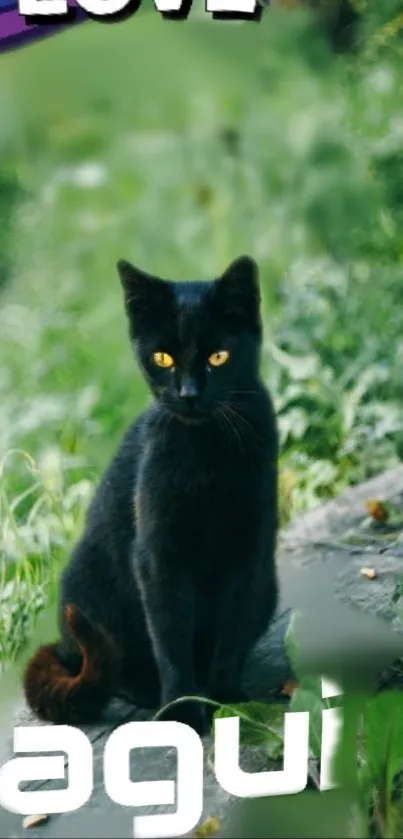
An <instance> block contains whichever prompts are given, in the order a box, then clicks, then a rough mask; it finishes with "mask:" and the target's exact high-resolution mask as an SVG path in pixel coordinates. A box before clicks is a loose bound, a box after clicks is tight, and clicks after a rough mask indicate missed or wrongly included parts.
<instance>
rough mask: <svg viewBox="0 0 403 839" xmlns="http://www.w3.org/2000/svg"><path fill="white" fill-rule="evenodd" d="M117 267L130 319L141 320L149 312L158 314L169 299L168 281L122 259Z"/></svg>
mask: <svg viewBox="0 0 403 839" xmlns="http://www.w3.org/2000/svg"><path fill="white" fill-rule="evenodd" d="M117 269H118V273H119V277H120V282H121V283H122V287H123V292H124V299H125V307H126V312H127V314H128V316H129V319H130V321H132V322H135V321H136V320H137V321H140V320H141V319H142V317H144V316H145V315H146V314H147V313H149V312H150V313H151V312H152V313H154V314H156V311H157V309H159V308H160V307H163V306H164V303H165V304H166V301H167V294H168V283H166V282H165V281H164V280H160V279H159V278H158V277H153V276H152V275H151V274H147V273H146V272H145V271H141V270H140V269H139V268H136V267H135V266H134V265H132V264H131V263H130V262H127V261H126V260H124V259H120V260H119V262H118V263H117Z"/></svg>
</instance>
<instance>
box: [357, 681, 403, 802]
mask: <svg viewBox="0 0 403 839" xmlns="http://www.w3.org/2000/svg"><path fill="white" fill-rule="evenodd" d="M363 736H364V743H365V756H366V761H367V765H368V768H369V770H370V772H371V775H372V778H373V781H374V782H375V783H376V784H377V785H378V786H379V787H380V788H381V789H380V792H381V794H382V793H383V794H384V795H385V794H386V795H388V796H390V795H391V793H392V787H393V780H394V778H395V776H396V775H397V773H398V772H399V771H400V770H401V769H402V768H403V714H402V694H401V693H399V692H398V691H384V692H382V693H379V694H377V695H376V696H375V697H373V698H372V699H370V700H369V701H368V703H367V705H366V706H365V709H364V713H363Z"/></svg>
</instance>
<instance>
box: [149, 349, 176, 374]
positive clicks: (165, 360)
mask: <svg viewBox="0 0 403 839" xmlns="http://www.w3.org/2000/svg"><path fill="white" fill-rule="evenodd" d="M153 361H154V364H156V365H157V367H164V368H165V370H169V368H170V367H173V366H174V360H173V358H172V356H171V355H168V353H167V352H155V353H154V355H153Z"/></svg>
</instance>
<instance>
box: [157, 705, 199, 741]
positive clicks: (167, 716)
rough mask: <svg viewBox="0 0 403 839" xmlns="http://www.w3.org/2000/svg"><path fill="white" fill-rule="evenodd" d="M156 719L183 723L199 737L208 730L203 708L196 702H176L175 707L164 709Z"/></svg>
mask: <svg viewBox="0 0 403 839" xmlns="http://www.w3.org/2000/svg"><path fill="white" fill-rule="evenodd" d="M158 719H159V720H174V721H175V722H182V723H185V725H189V726H190V728H193V730H194V731H196V733H197V734H199V736H200V737H202V736H203V735H204V734H206V731H207V728H208V721H207V719H206V714H205V711H204V708H203V706H202V705H201V704H200V703H198V702H189V701H184V702H178V703H177V704H176V705H171V706H170V707H169V708H166V709H164V711H163V712H162V714H161V715H160V716H158Z"/></svg>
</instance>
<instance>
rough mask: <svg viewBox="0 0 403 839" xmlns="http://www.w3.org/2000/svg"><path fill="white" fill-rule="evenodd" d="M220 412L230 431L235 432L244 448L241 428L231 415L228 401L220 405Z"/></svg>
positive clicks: (241, 446)
mask: <svg viewBox="0 0 403 839" xmlns="http://www.w3.org/2000/svg"><path fill="white" fill-rule="evenodd" d="M219 412H220V414H221V416H222V418H223V420H224V421H225V422H226V424H227V426H228V428H229V429H230V431H232V432H233V434H234V435H235V437H236V439H237V440H238V443H239V446H240V448H241V449H243V448H244V447H243V444H242V436H241V433H240V429H239V428H238V426H237V424H236V422H235V421H234V419H233V418H232V417H231V411H230V410H229V405H227V404H226V403H221V405H220V407H219Z"/></svg>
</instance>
